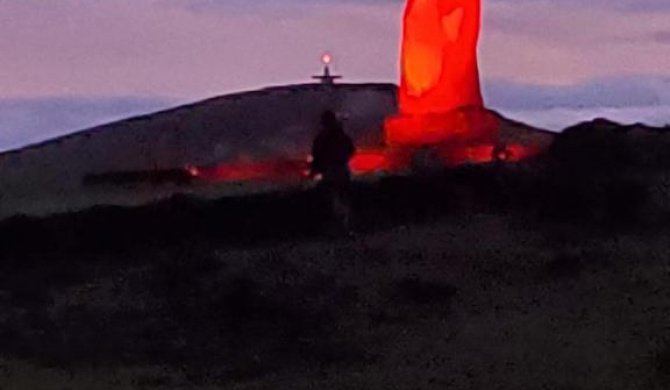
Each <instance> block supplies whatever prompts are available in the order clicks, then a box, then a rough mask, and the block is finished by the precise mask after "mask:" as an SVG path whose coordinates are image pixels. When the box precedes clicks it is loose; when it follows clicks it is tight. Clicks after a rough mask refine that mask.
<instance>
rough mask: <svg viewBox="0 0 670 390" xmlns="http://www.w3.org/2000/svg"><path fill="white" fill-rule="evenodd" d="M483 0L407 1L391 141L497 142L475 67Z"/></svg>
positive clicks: (494, 118)
mask: <svg viewBox="0 0 670 390" xmlns="http://www.w3.org/2000/svg"><path fill="white" fill-rule="evenodd" d="M480 8H481V4H480V0H408V3H407V8H406V9H405V15H404V30H403V42H402V54H401V64H400V65H401V82H400V89H399V96H398V99H399V105H400V107H399V113H398V115H397V116H395V117H393V118H390V119H388V120H387V121H386V124H385V133H386V141H387V143H388V144H390V145H392V146H393V145H395V146H397V145H400V146H402V145H413V146H420V145H430V144H449V145H452V146H453V147H457V145H460V146H458V147H466V146H468V145H474V144H482V143H487V144H493V143H495V139H496V138H497V132H498V127H499V121H498V118H497V116H495V115H494V114H493V113H492V112H490V111H488V110H486V109H485V108H484V103H483V99H482V95H481V91H480V86H479V71H478V68H477V41H478V38H479V28H480V14H481V10H480Z"/></svg>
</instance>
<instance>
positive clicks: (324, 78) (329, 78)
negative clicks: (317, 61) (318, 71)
mask: <svg viewBox="0 0 670 390" xmlns="http://www.w3.org/2000/svg"><path fill="white" fill-rule="evenodd" d="M332 62H333V56H332V55H331V54H330V53H323V55H321V63H322V64H323V74H322V75H319V76H312V78H313V79H315V80H319V81H320V82H321V84H324V85H333V84H335V80H339V79H341V78H342V76H339V75H332V74H331V73H330V64H331V63H332Z"/></svg>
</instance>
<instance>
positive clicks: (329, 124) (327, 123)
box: [321, 110, 340, 129]
mask: <svg viewBox="0 0 670 390" xmlns="http://www.w3.org/2000/svg"><path fill="white" fill-rule="evenodd" d="M321 126H322V127H323V128H324V129H337V128H339V127H340V122H339V121H338V120H337V116H336V115H335V113H334V112H332V111H330V110H326V111H324V112H323V114H321Z"/></svg>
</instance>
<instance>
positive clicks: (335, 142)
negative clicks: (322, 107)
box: [311, 111, 356, 230]
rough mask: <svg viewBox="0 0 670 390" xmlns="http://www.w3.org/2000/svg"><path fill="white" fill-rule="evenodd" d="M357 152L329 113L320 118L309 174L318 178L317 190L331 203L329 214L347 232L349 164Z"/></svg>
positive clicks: (340, 125)
mask: <svg viewBox="0 0 670 390" xmlns="http://www.w3.org/2000/svg"><path fill="white" fill-rule="evenodd" d="M355 152H356V148H355V146H354V142H353V141H352V140H351V138H350V137H349V136H348V135H347V134H346V133H345V132H344V130H343V128H342V124H341V123H340V121H339V120H338V119H337V117H336V116H335V114H334V113H333V112H332V111H325V112H324V113H323V114H322V115H321V131H320V132H319V134H318V135H317V136H316V139H315V140H314V143H313V144H312V158H313V160H312V165H311V174H312V176H313V177H316V176H317V175H320V177H321V181H320V183H319V186H320V187H321V191H322V192H324V195H325V196H326V197H327V199H328V202H329V203H330V207H331V211H332V213H333V214H334V216H335V217H336V218H337V219H338V220H339V222H340V223H341V224H342V227H343V228H345V229H347V230H348V229H349V217H350V213H351V211H350V204H349V191H350V184H351V172H350V171H349V160H350V159H351V158H352V157H353V155H354V153H355Z"/></svg>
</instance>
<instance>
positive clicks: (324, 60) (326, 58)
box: [321, 53, 333, 65]
mask: <svg viewBox="0 0 670 390" xmlns="http://www.w3.org/2000/svg"><path fill="white" fill-rule="evenodd" d="M321 62H322V63H323V64H324V65H330V63H331V62H333V56H332V55H330V53H323V55H322V56H321Z"/></svg>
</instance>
